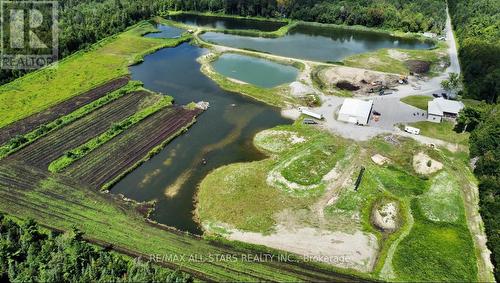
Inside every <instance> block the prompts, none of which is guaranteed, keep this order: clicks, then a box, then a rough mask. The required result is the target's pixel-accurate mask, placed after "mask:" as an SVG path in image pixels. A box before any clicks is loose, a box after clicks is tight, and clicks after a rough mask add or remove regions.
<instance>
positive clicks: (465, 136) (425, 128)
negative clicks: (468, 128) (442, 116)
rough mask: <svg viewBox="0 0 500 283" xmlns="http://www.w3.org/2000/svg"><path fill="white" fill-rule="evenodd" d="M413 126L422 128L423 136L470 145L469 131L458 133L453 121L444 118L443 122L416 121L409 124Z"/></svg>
mask: <svg viewBox="0 0 500 283" xmlns="http://www.w3.org/2000/svg"><path fill="white" fill-rule="evenodd" d="M408 125H410V126H412V127H416V128H419V129H420V134H421V135H423V136H427V137H431V138H435V139H440V140H443V141H447V142H450V143H458V144H461V145H464V146H468V145H469V135H470V134H469V133H460V134H459V133H457V132H455V131H454V130H453V129H454V128H455V125H454V124H453V122H450V121H446V120H443V121H442V122H441V123H433V122H428V121H422V122H416V123H411V124H408Z"/></svg>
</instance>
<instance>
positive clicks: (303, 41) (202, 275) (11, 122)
mask: <svg viewBox="0 0 500 283" xmlns="http://www.w3.org/2000/svg"><path fill="white" fill-rule="evenodd" d="M431 2H433V1H431ZM183 5H184V4H183ZM332 5H333V4H332ZM446 5H447V4H446V3H442V4H439V7H440V9H442V13H440V15H441V16H442V17H443V19H442V20H441V21H440V25H439V27H432V28H431V26H429V27H428V29H429V30H431V29H432V31H433V32H432V33H429V32H427V30H425V29H424V30H415V31H409V30H407V31H405V32H403V31H401V30H400V29H398V28H388V27H380V28H374V27H366V26H362V25H349V26H346V25H338V24H332V23H330V22H328V21H321V22H322V23H317V22H311V21H302V20H300V19H296V18H286V17H262V16H253V17H243V16H235V15H229V14H226V13H211V12H193V11H191V12H185V11H173V10H177V8H175V9H172V10H167V11H162V12H161V13H154V14H153V16H152V17H146V18H145V19H143V20H136V21H135V22H133V23H131V24H130V25H129V26H127V27H126V28H125V29H123V30H120V31H119V32H116V33H113V34H112V35H110V36H107V37H103V39H101V40H99V41H96V42H93V44H89V45H88V46H86V47H85V48H83V49H80V50H79V51H77V52H74V53H73V54H70V55H67V56H65V57H64V58H62V59H61V60H59V61H58V62H57V63H56V64H54V65H49V66H47V67H43V68H40V69H38V70H35V71H31V72H29V73H27V74H25V75H23V76H21V77H19V78H17V79H13V80H11V81H10V82H6V83H4V84H2V85H0V114H1V117H2V119H1V121H0V213H1V214H2V217H1V218H0V222H1V223H6V224H1V225H0V234H1V233H5V232H2V231H4V230H5V229H7V228H5V229H4V230H2V227H8V225H14V224H12V223H18V224H17V225H20V226H19V227H27V226H26V224H23V223H24V222H23V221H34V222H36V223H37V224H36V225H38V226H37V227H40V229H41V231H42V232H41V233H42V234H44V235H59V234H62V235H64V236H61V237H77V236H74V235H81V238H79V237H80V236H78V239H80V240H81V241H83V242H85V243H87V244H89V245H90V246H91V247H92V248H91V249H95V250H96V251H103V252H108V251H111V250H112V251H114V252H115V253H116V254H117V255H118V256H122V257H123V258H124V260H127V261H130V262H134V264H142V263H141V262H142V261H145V262H146V263H145V264H146V265H147V266H148V268H150V269H151V268H152V269H151V270H156V269H155V268H158V270H162V272H165V273H164V274H169V277H168V279H166V280H167V281H175V280H177V281H176V282H184V281H187V282H191V281H193V280H200V281H221V282H222V281H237V282H256V281H278V282H288V281H293V282H296V281H307V282H316V281H321V282H323V281H327V282H359V281H362V282H364V281H400V282H413V281H432V282H437V281H446V282H448V281H456V282H462V281H468V282H490V281H494V280H495V277H494V276H495V275H494V274H496V273H495V271H494V270H495V266H494V265H495V261H492V259H491V257H492V253H493V254H495V250H493V249H492V246H491V244H490V243H489V242H488V239H489V238H490V232H489V231H490V230H488V229H489V228H487V229H486V230H485V223H486V224H487V225H486V226H487V227H489V226H488V225H490V224H488V223H490V222H488V221H490V220H489V218H486V220H484V222H483V218H482V217H484V216H482V215H483V214H480V200H481V203H483V202H484V200H483V199H482V197H483V196H482V195H480V188H481V187H482V186H483V185H482V184H483V183H481V182H483V181H484V178H482V179H481V178H478V169H477V168H483V167H484V168H487V166H484V165H483V164H484V162H485V161H483V160H484V159H482V158H481V157H480V156H479V155H478V152H480V150H479V149H478V148H480V147H479V146H476V145H475V143H477V140H478V135H480V134H478V133H475V132H474V131H473V129H470V128H469V129H467V127H469V126H470V127H472V126H474V127H480V126H482V125H483V124H481V123H482V122H476V120H473V119H469V120H467V119H468V118H469V116H467V115H471V114H470V113H472V112H471V111H473V110H471V109H478V108H479V107H485V108H484V109H494V107H493V106H486V105H487V103H486V102H479V99H477V100H475V99H472V98H469V97H467V96H466V94H464V93H465V91H466V88H465V90H464V87H463V82H460V81H459V80H461V79H465V77H461V76H460V74H461V72H462V69H463V67H462V69H461V65H460V62H459V57H457V56H458V55H457V54H458V51H457V46H456V43H455V41H456V36H457V35H456V34H454V32H453V26H452V24H453V22H452V21H453V20H454V18H453V14H451V15H450V13H449V12H448V8H447V6H446ZM181 10H182V9H181ZM453 11H454V10H453ZM453 11H452V12H453ZM323 22H324V23H323ZM424 31H425V33H424ZM460 40H461V39H460ZM459 88H460V89H459ZM443 100H444V101H445V103H446V101H448V100H449V101H453V103H455V104H453V105H456V107H455V108H457V107H458V108H457V109H452V110H449V109H444V110H443V109H441V112H440V113H441V114H439V115H441V116H439V119H440V121H441V122H440V123H436V122H435V121H431V119H430V118H428V117H429V115H428V108H429V107H431V105H433V103H435V101H443ZM443 105H445V104H443ZM442 107H445V106H442ZM486 107H490V108H486ZM429 109H430V108H429ZM481 111H483V112H480V111H479V112H480V113H486V110H481ZM488 111H492V112H491V113H496V112H494V110H488ZM474 113H475V112H474ZM478 115H479V114H478ZM494 115H495V114H491V116H492V117H495V116H494ZM464 117H465V118H464ZM474 117H476V116H474ZM464 121H466V122H464ZM471 121H474V123H472V122H471ZM464 123H465V126H464V127H465V128H461V127H463V124H464ZM485 131H486V130H485ZM484 170H486V169H484ZM481 205H482V204H481ZM482 213H483V212H482ZM488 217H489V216H488ZM9 221H11V222H12V223H11V222H9ZM9 223H10V224H9ZM29 223H31V222H29ZM2 225H3V226H2ZM23 225H24V226H23ZM30 225H31V224H30ZM23 229H24V228H23ZM5 231H7V230H5ZM2 235H3V234H2ZM52 237H56V236H46V237H45V236H44V237H41V238H44V239H46V240H47V239H52ZM4 238H5V239H7V238H8V237H3V236H2V237H0V243H2V241H3V240H2V239H4ZM20 239H21V238H20ZM13 258H14V257H13ZM13 258H11V259H10V260H12V259H13ZM2 259H3V258H2ZM15 260H17V259H15ZM4 262H5V264H4ZM7 262H9V261H8V260H7V257H6V259H5V261H0V266H2V267H8V266H10V265H9V263H7ZM137 262H139V263H137ZM9 268H10V269H12V268H13V267H9ZM144 270H145V269H144ZM2 272H4V271H2ZM37 272H38V271H37ZM37 272H35V273H33V274H34V275H32V276H34V277H32V278H35V281H44V280H43V279H42V278H45V277H41V274H42V273H41V271H39V272H38V273H37ZM155 272H156V273H155V274H157V276H158V277H136V279H137V278H142V279H138V280H139V281H141V280H145V281H163V280H164V278H163V277H161V276H160V275H159V274H163V273H160V271H155ZM153 273H154V272H153ZM2 274H3V273H2ZM9 274H10V273H9ZM12 274H14V273H12ZM130 274H131V273H130V271H129V272H124V273H123V276H124V277H122V279H123V278H127V280H132V281H134V280H133V279H132V277H127V276H130ZM11 276H13V275H11ZM8 278H10V279H12V278H21V277H8ZM96 278H97V277H96ZM102 278H105V277H102ZM145 278H149V279H145ZM155 278H156V279H155ZM160 278H161V279H160ZM166 278H167V277H166ZM173 278H174V279H173ZM175 278H177V279H175ZM108 279H109V278H108ZM68 280H69V279H68ZM103 280H105V281H106V279H103ZM109 280H110V279H109ZM48 281H51V280H48ZM69 281H71V280H69Z"/></svg>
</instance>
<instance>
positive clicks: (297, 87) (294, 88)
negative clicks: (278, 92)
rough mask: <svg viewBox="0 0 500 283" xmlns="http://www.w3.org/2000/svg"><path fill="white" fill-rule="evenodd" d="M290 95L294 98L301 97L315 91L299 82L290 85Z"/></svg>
mask: <svg viewBox="0 0 500 283" xmlns="http://www.w3.org/2000/svg"><path fill="white" fill-rule="evenodd" d="M290 93H291V94H292V95H293V96H296V97H302V96H305V95H308V94H312V93H315V90H314V89H313V88H312V87H310V86H308V85H306V84H303V83H301V82H293V83H291V84H290Z"/></svg>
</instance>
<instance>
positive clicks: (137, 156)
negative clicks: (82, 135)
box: [66, 107, 199, 189]
mask: <svg viewBox="0 0 500 283" xmlns="http://www.w3.org/2000/svg"><path fill="white" fill-rule="evenodd" d="M198 113H199V111H197V110H195V111H192V110H186V109H183V108H180V107H171V108H167V109H164V110H162V111H160V112H158V113H156V114H155V115H153V116H151V117H149V118H147V119H146V120H144V121H143V122H141V123H139V124H137V125H136V126H134V127H132V128H130V129H128V130H127V131H126V132H124V133H123V134H122V135H120V136H117V137H116V138H114V139H113V140H111V141H110V142H108V143H107V144H105V145H103V146H101V147H100V148H98V149H97V150H94V151H93V152H91V153H90V154H89V155H87V156H86V157H84V158H82V159H80V160H79V161H77V162H75V163H74V164H73V165H72V166H70V167H69V168H68V169H67V171H66V174H67V175H69V176H73V177H75V178H77V179H78V180H80V181H81V182H82V183H84V184H88V185H90V186H91V187H93V188H95V189H100V188H101V187H102V186H103V185H104V184H106V183H107V182H110V181H112V180H113V179H114V178H116V177H118V176H120V174H122V173H123V172H125V171H126V170H128V169H129V168H130V167H132V166H133V165H134V164H136V163H137V162H139V161H140V160H141V159H143V158H144V157H145V156H146V155H147V154H148V153H149V152H150V151H151V150H152V149H154V148H155V147H156V146H158V145H159V144H161V143H163V142H164V141H166V140H168V139H169V138H171V137H172V136H173V135H174V134H176V133H177V132H178V131H179V130H181V129H182V128H184V127H186V126H187V125H188V124H190V123H191V122H192V121H193V119H194V118H195V117H196V115H197V114H198Z"/></svg>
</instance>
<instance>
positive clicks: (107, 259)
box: [0, 215, 192, 283]
mask: <svg viewBox="0 0 500 283" xmlns="http://www.w3.org/2000/svg"><path fill="white" fill-rule="evenodd" d="M0 279H1V280H2V281H3V282H8V281H10V282H37V281H40V282H98V281H101V282H176V283H177V282H178V283H181V282H192V278H191V277H190V276H189V275H187V274H184V273H181V272H171V271H169V270H166V269H162V268H160V267H158V266H155V265H152V264H151V263H149V262H142V261H140V260H130V259H128V258H124V257H122V256H120V255H117V254H114V253H111V252H109V251H108V250H105V249H101V248H98V247H96V246H93V245H91V244H89V243H87V242H85V241H84V240H83V234H82V233H81V232H80V231H78V230H76V229H75V230H73V231H72V232H70V233H66V234H58V233H49V234H47V233H45V232H42V231H41V230H40V228H39V226H38V225H37V224H36V223H35V222H34V221H32V220H28V221H25V222H22V223H21V224H20V225H19V224H18V223H16V222H14V221H12V220H10V219H8V218H5V217H3V216H2V215H0Z"/></svg>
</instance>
